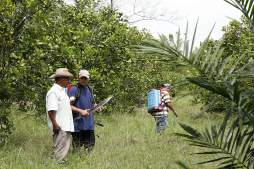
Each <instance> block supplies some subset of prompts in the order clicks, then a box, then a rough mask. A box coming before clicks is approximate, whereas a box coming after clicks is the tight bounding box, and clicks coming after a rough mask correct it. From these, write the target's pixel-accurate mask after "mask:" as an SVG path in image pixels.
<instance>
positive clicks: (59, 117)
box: [46, 68, 87, 162]
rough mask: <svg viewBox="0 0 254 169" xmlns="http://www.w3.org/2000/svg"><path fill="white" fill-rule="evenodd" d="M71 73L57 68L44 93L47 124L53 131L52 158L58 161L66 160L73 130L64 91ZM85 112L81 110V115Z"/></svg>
mask: <svg viewBox="0 0 254 169" xmlns="http://www.w3.org/2000/svg"><path fill="white" fill-rule="evenodd" d="M72 77H73V75H72V74H71V73H70V72H69V71H68V69H66V68H59V69H57V70H56V72H55V73H54V74H53V75H52V76H50V78H51V79H54V80H55V84H54V85H53V86H52V87H51V89H50V90H49V91H48V93H47V95H46V109H47V112H48V113H47V115H48V125H49V128H50V129H51V130H52V131H53V142H54V146H53V149H54V158H55V159H56V160H57V161H58V162H64V161H65V160H66V157H67V154H68V151H69V148H70V145H71V141H72V136H71V132H73V131H74V125H73V117H72V110H71V106H70V99H69V97H68V95H67V93H66V88H65V87H66V86H67V84H68V83H69V80H70V78H72ZM86 113H87V112H81V115H84V114H86Z"/></svg>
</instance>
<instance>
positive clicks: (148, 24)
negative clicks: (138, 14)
mask: <svg viewBox="0 0 254 169" xmlns="http://www.w3.org/2000/svg"><path fill="white" fill-rule="evenodd" d="M134 1H135V0H116V3H117V7H118V8H119V9H120V11H122V12H123V13H124V14H125V15H127V16H128V15H131V12H130V11H131V9H133V3H134ZM151 2H152V3H151ZM154 4H157V5H154ZM136 6H137V8H139V9H145V10H147V11H150V13H152V14H154V15H156V14H158V13H160V12H161V14H165V16H167V17H168V18H170V17H172V16H173V17H175V18H176V20H174V23H169V22H161V21H142V22H138V23H135V24H134V25H135V26H137V27H138V28H140V29H142V28H146V29H148V30H150V32H151V33H152V34H153V35H155V36H157V35H158V34H161V33H163V34H169V33H170V34H174V33H175V32H177V30H178V29H179V27H180V28H181V30H185V27H186V22H187V21H188V22H189V26H190V32H193V28H194V26H195V23H196V20H197V18H199V26H198V35H197V41H201V40H204V39H205V37H206V36H207V35H208V33H209V32H210V30H211V28H212V27H213V25H214V24H215V23H216V25H215V29H214V31H213V34H212V37H213V38H214V39H218V38H220V37H221V36H222V31H221V29H222V27H223V26H225V25H227V24H228V23H229V21H230V19H229V17H230V18H234V19H239V18H240V16H241V13H240V12H239V11H238V10H236V9H235V8H233V7H232V6H230V5H229V4H227V3H226V2H224V1H223V0H177V1H176V0H136ZM148 13H149V12H148Z"/></svg>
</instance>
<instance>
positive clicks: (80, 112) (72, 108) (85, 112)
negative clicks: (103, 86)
mask: <svg viewBox="0 0 254 169" xmlns="http://www.w3.org/2000/svg"><path fill="white" fill-rule="evenodd" d="M71 110H72V111H74V112H78V113H79V114H80V115H81V116H88V115H89V112H88V111H87V110H83V109H80V108H77V107H76V106H73V105H71Z"/></svg>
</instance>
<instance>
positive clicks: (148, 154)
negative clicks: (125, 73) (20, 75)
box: [0, 97, 221, 169]
mask: <svg viewBox="0 0 254 169" xmlns="http://www.w3.org/2000/svg"><path fill="white" fill-rule="evenodd" d="M175 109H176V110H177V112H178V113H179V118H178V119H177V121H178V122H184V123H187V124H191V125H192V126H195V127H197V128H203V127H205V126H209V125H210V124H212V123H216V122H217V121H219V120H220V119H221V118H220V116H218V115H216V116H215V115H208V114H205V113H202V114H200V113H199V106H197V105H192V104H191V103H190V98H189V97H185V98H184V99H178V100H176V102H175ZM13 114H15V117H14V118H13V119H14V123H15V126H16V130H15V132H14V133H13V134H12V135H11V137H10V140H9V142H8V143H7V144H6V145H5V146H4V147H2V148H1V150H0V168H1V169H49V168H52V169H53V168H54V169H55V168H66V169H67V168H68V169H69V168H70V169H72V168H73V169H78V168H81V169H86V168H93V169H180V168H181V167H179V166H178V165H177V164H176V161H178V160H180V161H182V162H183V163H184V164H186V165H187V166H189V167H190V168H191V169H196V168H197V169H198V168H200V169H203V168H206V169H209V168H212V167H211V166H208V165H195V163H197V162H199V161H200V160H205V159H206V157H202V156H191V155H190V154H192V153H194V152H198V150H199V149H198V148H194V147H190V146H189V145H188V144H187V143H186V142H184V141H183V140H182V138H180V137H177V136H175V135H174V133H175V132H182V129H181V128H180V127H179V126H178V125H177V126H175V127H174V126H173V120H172V115H170V116H169V117H170V120H169V124H170V125H169V128H168V129H167V130H166V131H165V133H163V134H162V135H157V134H155V131H154V119H153V118H152V116H150V115H149V114H147V113H146V112H145V110H142V109H139V110H137V112H136V113H134V114H132V115H129V114H117V113H114V114H112V115H110V116H105V115H97V116H96V118H97V119H99V120H100V121H101V122H102V123H103V124H104V127H99V126H98V127H96V134H97V135H98V136H99V137H96V146H95V149H94V151H93V154H92V155H91V156H84V157H82V158H80V157H79V156H78V155H77V154H76V153H74V152H70V154H69V156H68V161H69V162H68V164H64V165H63V164H56V162H55V161H54V160H52V159H51V154H52V137H51V135H50V132H49V130H48V128H47V125H46V123H44V122H43V121H40V120H38V119H37V120H36V119H34V118H32V117H26V118H23V116H22V113H21V112H20V113H17V112H16V113H13Z"/></svg>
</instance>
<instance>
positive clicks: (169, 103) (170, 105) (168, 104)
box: [167, 102, 178, 117]
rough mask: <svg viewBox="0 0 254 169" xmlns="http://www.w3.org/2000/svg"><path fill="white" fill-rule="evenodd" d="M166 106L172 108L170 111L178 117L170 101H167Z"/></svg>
mask: <svg viewBox="0 0 254 169" xmlns="http://www.w3.org/2000/svg"><path fill="white" fill-rule="evenodd" d="M167 107H168V108H169V109H170V110H172V112H173V113H174V115H175V116H176V117H178V115H177V114H176V112H175V109H174V108H173V104H172V103H171V102H168V103H167Z"/></svg>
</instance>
